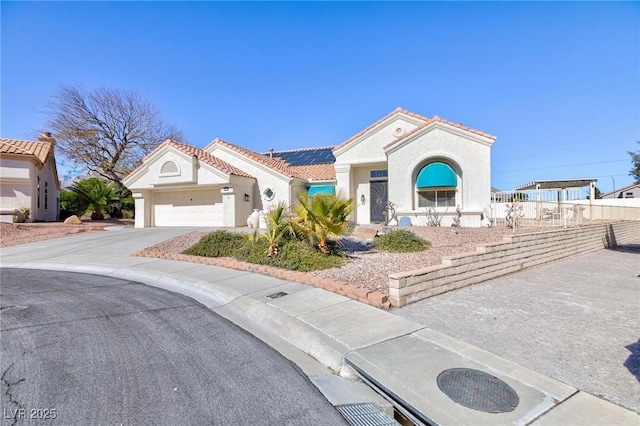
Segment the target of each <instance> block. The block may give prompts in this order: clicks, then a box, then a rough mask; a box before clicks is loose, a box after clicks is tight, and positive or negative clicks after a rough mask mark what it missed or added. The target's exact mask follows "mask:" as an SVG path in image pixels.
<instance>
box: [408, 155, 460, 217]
mask: <svg viewBox="0 0 640 426" xmlns="http://www.w3.org/2000/svg"><path fill="white" fill-rule="evenodd" d="M457 186H458V177H457V176H456V173H455V172H454V171H453V169H452V168H451V166H449V165H448V164H446V163H442V162H434V163H429V164H427V165H426V166H424V167H423V168H422V170H420V172H419V173H418V176H417V178H416V190H417V192H418V207H434V208H435V207H455V205H456V189H457Z"/></svg>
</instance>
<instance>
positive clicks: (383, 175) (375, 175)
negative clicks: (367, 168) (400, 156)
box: [370, 170, 389, 179]
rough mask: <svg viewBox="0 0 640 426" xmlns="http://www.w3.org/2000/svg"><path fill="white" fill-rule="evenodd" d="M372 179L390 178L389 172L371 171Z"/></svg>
mask: <svg viewBox="0 0 640 426" xmlns="http://www.w3.org/2000/svg"><path fill="white" fill-rule="evenodd" d="M370 176H371V179H380V178H388V177H389V171H388V170H371V174H370Z"/></svg>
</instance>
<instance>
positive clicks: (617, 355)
mask: <svg viewBox="0 0 640 426" xmlns="http://www.w3.org/2000/svg"><path fill="white" fill-rule="evenodd" d="M637 247H638V246H636V247H635V248H634V247H631V249H630V250H624V249H623V250H620V251H612V250H600V251H597V252H594V253H591V254H587V255H582V256H577V257H573V258H570V259H566V260H562V261H559V262H555V263H551V264H547V265H543V266H540V267H536V268H532V269H528V270H525V271H522V272H519V273H515V274H511V275H508V276H505V277H501V278H497V279H494V280H491V281H488V282H485V283H482V284H477V285H474V286H471V287H467V288H464V289H460V290H456V291H453V292H449V293H445V294H442V295H439V296H436V297H433V298H430V299H427V300H424V301H421V302H418V303H414V304H412V305H409V306H407V307H405V308H401V309H398V310H394V311H393V312H394V313H395V314H396V315H399V316H402V317H404V318H407V319H410V320H412V321H415V322H418V323H420V324H422V325H424V326H427V327H429V328H432V329H434V330H437V331H440V332H442V333H445V334H447V335H449V336H452V337H455V338H457V339H460V340H463V341H465V342H467V343H470V344H472V345H475V346H478V347H480V348H483V349H485V350H488V351H490V352H493V353H495V354H497V355H500V356H502V357H504V358H507V359H509V360H511V361H514V362H516V363H518V364H520V365H523V366H525V367H528V368H531V369H533V370H536V371H538V372H541V373H543V374H546V375H548V376H550V377H553V378H555V379H557V380H560V381H562V382H564V383H567V384H569V385H571V386H574V387H577V388H579V389H583V390H586V391H588V392H590V393H592V394H594V395H597V396H601V397H603V398H605V399H607V400H609V401H611V402H613V403H616V404H618V405H622V406H624V407H626V408H629V409H632V410H635V411H637V412H640V383H639V382H640V252H639V251H636V249H637Z"/></svg>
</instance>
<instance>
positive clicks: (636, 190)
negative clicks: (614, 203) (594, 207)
mask: <svg viewBox="0 0 640 426" xmlns="http://www.w3.org/2000/svg"><path fill="white" fill-rule="evenodd" d="M600 198H640V183H632V184H631V185H628V186H625V187H624V188H618V189H616V190H615V191H611V192H606V193H604V194H602V195H601V196H600Z"/></svg>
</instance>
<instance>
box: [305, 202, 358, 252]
mask: <svg viewBox="0 0 640 426" xmlns="http://www.w3.org/2000/svg"><path fill="white" fill-rule="evenodd" d="M298 200H299V202H298V204H296V205H295V206H293V212H294V214H295V218H294V220H293V222H292V224H293V226H294V227H295V229H296V231H298V232H299V233H300V234H301V235H303V236H304V237H306V238H307V239H308V240H309V243H311V245H313V246H317V247H318V250H320V252H322V253H324V254H330V252H331V250H330V249H329V245H328V242H329V240H330V239H331V238H336V239H337V238H339V237H340V236H342V235H344V234H346V233H347V230H348V228H349V215H350V214H351V212H352V211H353V200H351V199H344V198H342V197H340V196H336V195H329V194H317V195H313V196H309V195H308V194H307V193H306V192H300V193H298Z"/></svg>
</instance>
